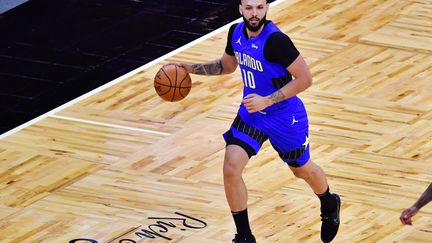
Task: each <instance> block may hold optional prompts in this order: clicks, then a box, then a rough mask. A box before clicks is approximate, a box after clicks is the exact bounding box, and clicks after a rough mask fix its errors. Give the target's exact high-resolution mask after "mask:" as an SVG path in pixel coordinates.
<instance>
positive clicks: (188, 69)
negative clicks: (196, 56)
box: [164, 62, 193, 73]
mask: <svg viewBox="0 0 432 243" xmlns="http://www.w3.org/2000/svg"><path fill="white" fill-rule="evenodd" d="M165 65H176V66H180V67H183V68H184V69H186V71H187V72H188V73H192V71H193V68H192V65H190V64H186V63H182V62H170V63H167V64H165ZM165 65H164V66H165Z"/></svg>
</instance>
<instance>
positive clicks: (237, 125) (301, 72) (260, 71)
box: [177, 0, 341, 242]
mask: <svg viewBox="0 0 432 243" xmlns="http://www.w3.org/2000/svg"><path fill="white" fill-rule="evenodd" d="M268 8H269V5H268V3H267V1H266V0H242V1H240V4H239V10H240V14H241V15H242V16H243V20H244V21H243V22H241V23H239V24H234V25H233V26H231V28H230V30H229V34H228V41H227V45H226V48H225V53H224V54H223V56H222V57H221V58H220V59H218V60H215V61H212V62H209V63H204V64H184V63H177V65H181V66H183V67H184V68H186V70H187V71H188V72H189V73H193V74H200V75H221V74H228V73H232V72H234V71H235V70H236V68H237V66H238V65H240V69H241V74H242V78H243V83H244V90H243V101H242V103H241V104H240V108H239V110H238V114H237V117H236V118H235V119H234V121H233V123H232V126H231V127H230V129H229V130H228V131H227V132H226V133H225V134H224V135H223V136H224V139H225V141H226V145H227V146H226V151H225V160H224V166H223V174H224V187H225V194H226V198H227V201H228V204H229V206H230V209H231V212H232V216H233V218H234V222H235V225H236V228H237V234H236V235H235V238H234V239H233V242H255V237H254V236H253V234H252V232H251V229H250V226H249V220H248V212H247V199H248V193H247V189H246V186H245V183H244V181H243V179H242V171H243V169H244V168H245V166H246V164H247V162H248V160H249V159H250V158H251V157H252V156H254V155H256V154H257V153H258V150H259V149H260V147H261V145H262V144H263V142H264V141H266V140H267V139H269V140H270V143H271V145H272V146H273V148H274V149H275V150H276V151H277V152H278V153H279V156H280V157H281V159H282V160H283V161H284V162H285V163H286V164H287V165H288V166H289V168H290V169H291V170H292V171H293V173H294V175H295V176H297V177H299V178H302V179H304V180H305V181H306V182H307V183H308V184H309V186H310V187H311V188H312V190H313V191H314V192H315V194H316V195H317V196H318V198H319V199H320V202H321V217H322V225H321V239H322V241H323V242H330V241H332V240H333V238H334V237H335V236H336V233H337V231H338V228H339V211H340V204H341V201H340V198H339V196H338V195H337V194H332V193H330V191H329V186H328V184H327V179H326V176H325V174H324V172H323V170H322V169H321V168H320V167H319V166H318V165H316V164H315V163H313V162H312V161H311V160H310V154H309V142H308V139H309V137H308V136H309V135H308V118H307V114H306V110H305V107H304V105H303V102H302V101H301V100H300V99H299V98H298V97H297V96H296V95H297V94H298V93H300V92H302V91H304V90H305V89H307V88H308V87H309V86H311V84H312V77H311V73H310V71H309V68H308V66H307V64H306V63H305V61H304V59H303V57H302V56H301V55H300V53H299V52H298V50H297V49H296V47H295V46H294V44H293V43H292V42H291V40H290V38H289V37H288V36H287V35H285V34H283V33H282V32H281V31H280V30H279V29H278V27H277V26H276V25H275V24H274V23H273V22H271V21H268V20H266V14H267V11H268ZM292 76H294V79H293V78H292Z"/></svg>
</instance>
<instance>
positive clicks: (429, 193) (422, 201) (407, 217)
mask: <svg viewBox="0 0 432 243" xmlns="http://www.w3.org/2000/svg"><path fill="white" fill-rule="evenodd" d="M430 201H432V183H431V184H430V185H429V187H428V188H427V189H426V190H425V191H424V192H423V194H422V195H421V196H420V198H419V199H418V200H417V202H416V203H414V204H413V205H412V206H411V207H409V208H407V209H405V210H404V211H403V212H402V214H401V216H400V220H401V222H402V224H409V225H412V217H413V216H414V215H416V214H417V213H418V211H419V210H420V209H421V208H422V207H423V206H425V205H426V204H428V203H429V202H430Z"/></svg>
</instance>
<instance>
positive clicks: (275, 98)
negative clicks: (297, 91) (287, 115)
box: [270, 89, 285, 104]
mask: <svg viewBox="0 0 432 243" xmlns="http://www.w3.org/2000/svg"><path fill="white" fill-rule="evenodd" d="M270 100H271V101H272V102H273V104H274V103H278V102H281V101H283V100H285V95H284V93H282V91H281V90H280V89H279V90H277V91H276V92H274V93H273V94H271V95H270Z"/></svg>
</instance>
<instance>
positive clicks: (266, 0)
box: [239, 0, 268, 5]
mask: <svg viewBox="0 0 432 243" xmlns="http://www.w3.org/2000/svg"><path fill="white" fill-rule="evenodd" d="M241 1H242V0H239V5H241ZM266 3H268V0H266Z"/></svg>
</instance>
